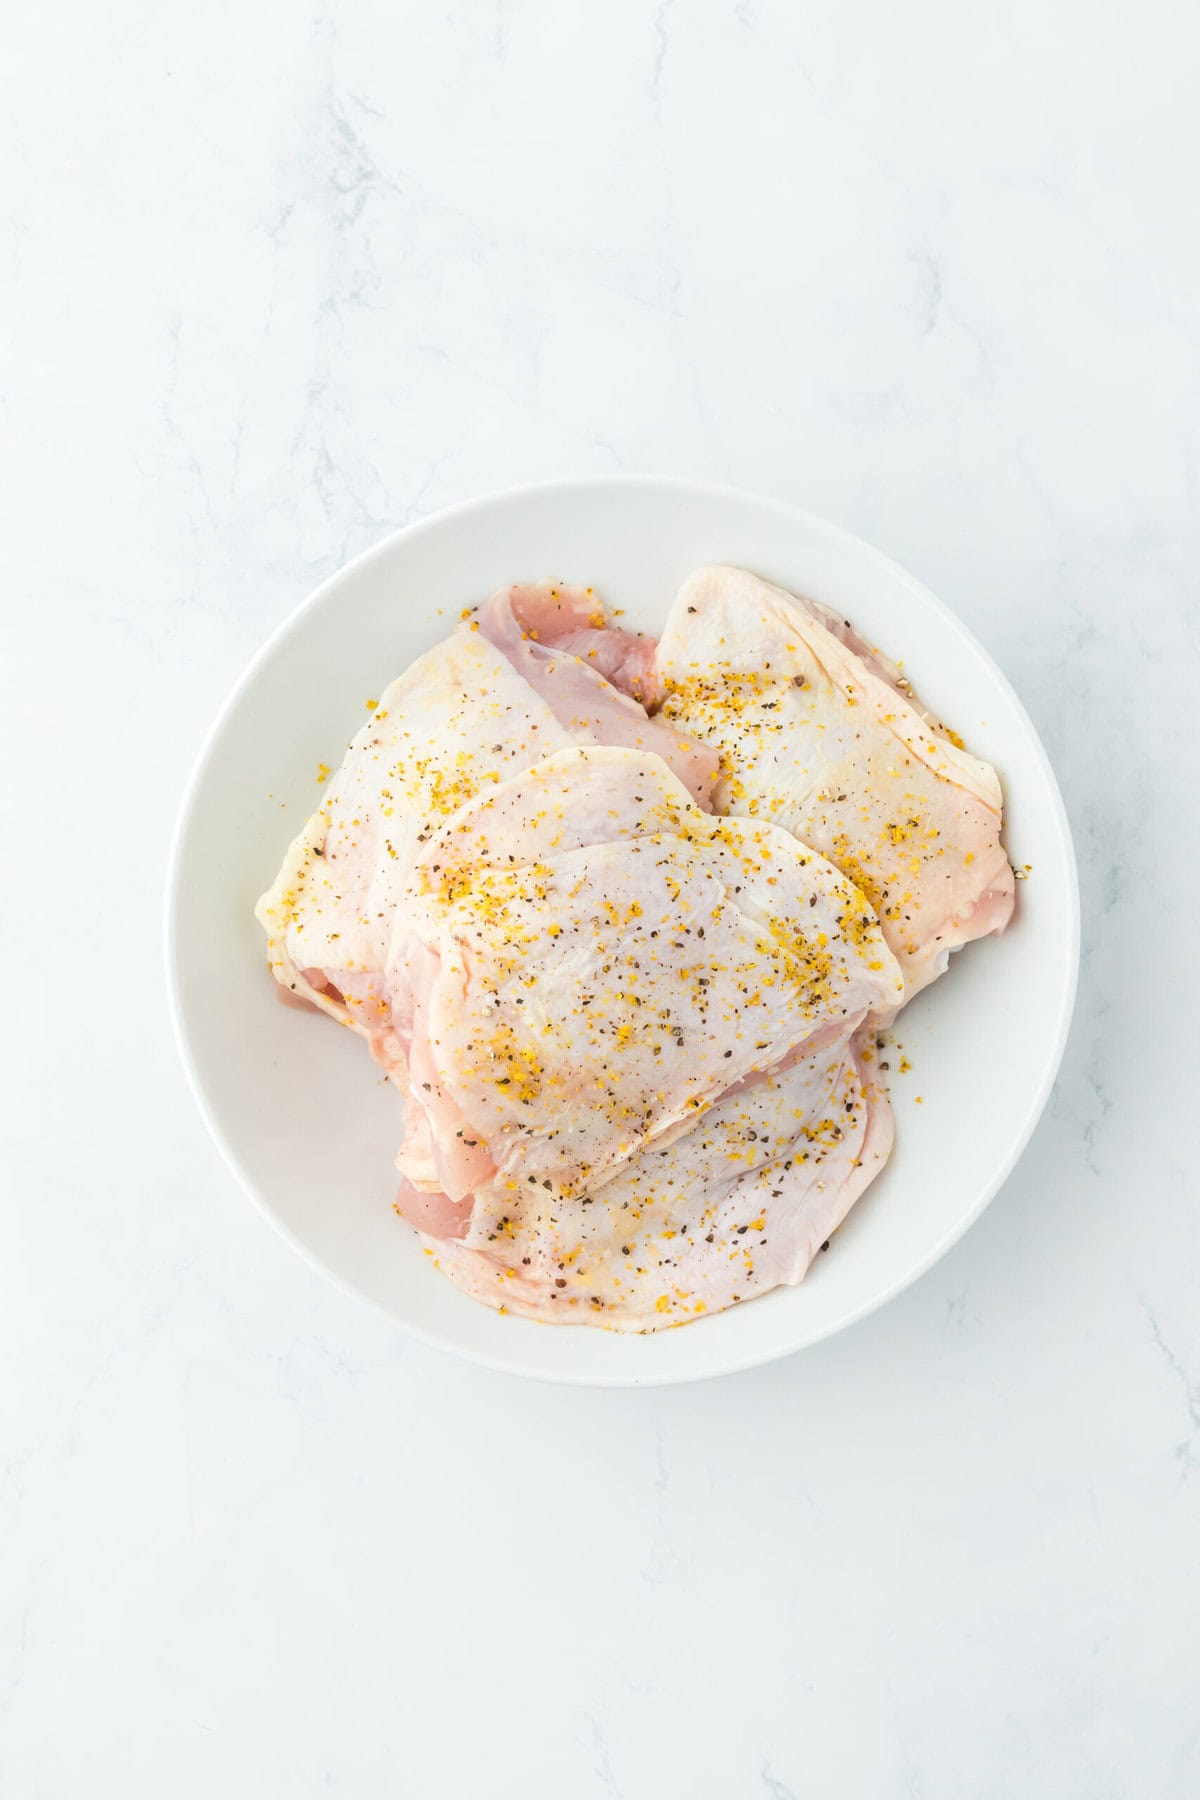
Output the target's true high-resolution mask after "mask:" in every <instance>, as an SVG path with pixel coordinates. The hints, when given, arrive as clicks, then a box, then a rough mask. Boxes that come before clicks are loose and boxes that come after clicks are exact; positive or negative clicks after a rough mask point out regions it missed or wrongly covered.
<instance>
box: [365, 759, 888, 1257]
mask: <svg viewBox="0 0 1200 1800" xmlns="http://www.w3.org/2000/svg"><path fill="white" fill-rule="evenodd" d="M387 982H388V986H389V992H390V996H391V1007H392V1018H393V1024H394V1029H395V1032H396V1034H397V1037H398V1039H399V1042H400V1045H401V1047H402V1049H403V1052H404V1054H405V1056H406V1057H407V1060H408V1065H409V1071H410V1081H411V1091H412V1095H413V1098H414V1100H415V1102H416V1103H417V1105H418V1106H419V1108H420V1110H421V1112H422V1113H423V1114H424V1115H425V1119H426V1121H427V1125H428V1130H427V1131H422V1130H420V1128H419V1127H418V1128H417V1129H410V1136H409V1141H408V1143H407V1144H406V1147H405V1151H404V1152H402V1156H401V1168H402V1170H403V1172H404V1174H405V1175H406V1177H407V1178H408V1182H409V1184H410V1185H411V1186H412V1187H413V1188H415V1189H417V1190H421V1191H426V1192H428V1191H430V1190H431V1189H432V1188H433V1185H434V1180H435V1179H436V1191H437V1192H440V1193H441V1194H442V1195H444V1196H446V1197H447V1199H448V1200H449V1201H450V1202H451V1203H452V1204H453V1205H455V1206H460V1205H461V1204H462V1203H464V1202H465V1201H466V1200H467V1198H468V1197H469V1196H474V1200H475V1209H474V1211H473V1212H472V1213H471V1215H470V1217H471V1230H472V1232H476V1233H477V1231H479V1230H483V1231H485V1232H486V1231H489V1230H493V1229H494V1230H497V1231H501V1232H503V1231H506V1230H507V1229H508V1226H507V1225H506V1224H505V1219H506V1218H510V1217H511V1214H510V1208H511V1206H512V1205H514V1204H515V1201H516V1198H517V1197H518V1196H521V1197H524V1194H525V1190H526V1189H527V1188H533V1187H535V1186H536V1187H537V1189H538V1190H539V1193H541V1194H544V1195H545V1196H546V1198H547V1200H553V1201H555V1202H560V1201H561V1202H567V1201H570V1202H573V1203H580V1204H586V1203H587V1198H588V1197H591V1196H597V1195H598V1194H599V1193H600V1192H601V1191H603V1184H604V1183H605V1182H607V1181H609V1180H611V1179H612V1178H613V1177H614V1176H615V1175H616V1174H617V1173H618V1172H619V1171H620V1170H621V1169H622V1168H624V1167H625V1166H626V1165H627V1164H628V1163H629V1162H630V1160H631V1159H632V1158H633V1157H634V1156H635V1155H636V1154H637V1153H638V1151H639V1150H640V1149H642V1148H643V1147H644V1146H652V1145H656V1146H658V1147H659V1148H666V1147H667V1146H668V1145H670V1144H671V1143H672V1141H673V1140H674V1139H676V1138H678V1137H680V1136H681V1135H682V1134H683V1133H684V1132H686V1131H688V1130H689V1129H690V1128H691V1127H692V1126H694V1125H695V1124H696V1122H697V1121H698V1120H701V1119H702V1118H703V1117H704V1115H705V1114H706V1113H707V1112H708V1110H709V1109H710V1108H711V1107H712V1106H713V1105H714V1104H715V1103H716V1102H717V1101H718V1100H719V1099H720V1098H721V1097H722V1095H724V1094H726V1093H727V1092H728V1090H729V1089H730V1088H732V1087H735V1086H736V1085H738V1084H739V1083H742V1082H744V1081H746V1080H747V1079H748V1078H750V1077H752V1076H755V1075H759V1074H762V1073H764V1072H765V1071H769V1070H771V1069H774V1068H778V1067H779V1066H781V1065H782V1064H783V1063H785V1062H786V1061H788V1060H789V1059H791V1058H794V1057H795V1055H796V1054H797V1053H798V1052H799V1051H800V1050H802V1049H803V1048H804V1047H805V1046H806V1045H814V1046H815V1045H816V1044H817V1043H820V1042H826V1041H828V1040H829V1039H830V1038H832V1037H834V1036H839V1037H841V1038H842V1039H843V1040H844V1039H845V1038H848V1037H849V1035H850V1033H851V1032H853V1031H854V1030H855V1029H856V1028H857V1027H858V1026H859V1025H860V1024H861V1023H862V1022H863V1021H864V1019H866V1018H867V1017H868V1016H871V1017H878V1016H882V1015H884V1014H889V1013H890V1012H891V1011H892V1010H894V1008H895V1006H896V1004H897V1002H898V999H899V995H900V991H901V985H902V984H901V978H900V974H899V970H898V968H897V966H896V963H895V960H894V958H893V957H892V955H891V953H890V952H889V951H888V949H887V947H886V945H885V944H884V942H883V939H882V936H881V934H880V930H879V925H878V921H877V920H876V918H875V916H874V914H873V913H872V912H871V910H870V908H869V907H868V906H867V904H866V902H865V900H864V899H863V897H862V895H861V893H860V892H859V890H858V889H857V888H856V887H855V886H854V885H853V884H852V883H850V882H849V881H847V880H845V879H844V878H843V877H842V876H841V875H839V874H838V872H837V870H836V869H835V868H834V867H833V866H832V865H831V864H830V863H828V862H827V861H825V859H824V858H823V857H820V856H818V855H816V854H815V853H814V852H813V851H811V850H809V849H807V848H806V847H805V846H803V845H801V844H799V843H797V841H796V840H795V838H793V837H792V836H791V835H790V834H789V833H788V832H786V831H783V830H781V829H780V828H778V827H777V826H775V825H772V824H770V823H766V822H760V821H757V820H742V819H714V818H713V817H712V816H711V815H709V814H707V813H705V812H703V811H701V809H700V808H699V807H697V806H696V805H695V804H694V802H693V801H692V800H691V799H690V797H689V795H688V793H687V791H686V789H685V788H684V787H683V785H682V784H681V783H680V782H679V781H678V780H677V779H676V778H675V777H674V776H673V775H672V774H671V772H670V770H668V768H667V767H666V765H665V763H663V762H662V760H661V759H660V758H659V757H657V756H653V755H645V754H642V753H639V752H636V751H631V750H621V749H604V748H601V749H591V750H588V749H582V748H580V749H571V750H564V751H560V752H559V753H558V754H556V755H555V756H552V757H550V758H549V759H548V760H547V761H545V762H543V763H540V764H538V765H536V766H535V767H534V768H532V769H529V770H526V771H525V772H524V773H523V774H521V775H519V776H516V777H515V778H514V779H512V780H510V781H508V782H506V783H504V784H503V785H501V786H499V787H496V788H492V789H491V790H490V791H486V792H484V793H482V794H481V795H480V796H479V798H478V799H477V800H475V801H474V802H472V803H470V804H469V805H467V806H464V807H463V808H462V809H461V810H460V811H459V812H458V813H457V814H456V815H455V816H454V818H453V819H451V820H450V821H448V822H447V824H446V825H445V826H443V828H442V829H441V831H440V832H438V833H437V835H436V836H435V837H433V838H432V839H431V840H430V841H429V842H428V843H427V844H426V845H424V846H423V847H422V852H421V855H420V857H419V858H418V860H417V863H416V866H415V870H414V877H413V884H412V894H411V901H410V904H409V906H408V908H407V910H406V912H405V913H404V914H398V916H397V920H396V926H395V934H394V938H393V948H392V955H391V958H390V960H389V964H388V969H387ZM402 1205H403V1201H402ZM456 1216H457V1217H459V1218H465V1217H466V1215H465V1213H462V1214H459V1215H456Z"/></svg>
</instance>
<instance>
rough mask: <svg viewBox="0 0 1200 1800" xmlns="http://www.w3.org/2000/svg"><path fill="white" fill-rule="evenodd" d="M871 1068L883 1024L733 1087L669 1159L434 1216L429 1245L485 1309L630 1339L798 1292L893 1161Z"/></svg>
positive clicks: (653, 1157)
mask: <svg viewBox="0 0 1200 1800" xmlns="http://www.w3.org/2000/svg"><path fill="white" fill-rule="evenodd" d="M874 1061H875V1048H874V1030H873V1028H872V1027H870V1026H863V1027H861V1028H860V1029H859V1031H858V1032H856V1033H855V1034H853V1035H850V1034H847V1033H845V1032H843V1031H842V1030H840V1029H839V1030H838V1031H837V1032H836V1033H835V1034H834V1035H833V1036H832V1037H830V1038H827V1039H825V1040H824V1041H822V1042H819V1043H818V1044H817V1045H816V1047H815V1048H813V1047H809V1046H806V1047H805V1050H804V1052H803V1053H802V1054H799V1055H797V1056H795V1057H794V1058H793V1059H792V1060H789V1061H786V1062H785V1063H784V1064H782V1065H781V1066H780V1067H779V1068H777V1069H775V1070H772V1071H771V1072H770V1073H765V1074H757V1075H751V1076H749V1077H748V1078H747V1079H746V1080H745V1081H742V1082H739V1083H738V1084H737V1085H736V1086H734V1087H732V1088H730V1089H729V1090H728V1092H727V1093H725V1094H723V1095H722V1096H721V1098H720V1099H719V1100H717V1101H715V1102H714V1103H713V1105H712V1106H711V1107H710V1108H709V1109H708V1110H707V1111H706V1112H705V1113H704V1115H703V1117H702V1118H701V1119H700V1120H699V1121H698V1122H697V1124H696V1125H695V1126H694V1127H693V1129H692V1130H690V1131H688V1132H687V1133H686V1134H685V1135H684V1136H682V1137H677V1138H673V1139H672V1140H671V1142H670V1143H669V1144H668V1145H667V1146H666V1147H665V1148H660V1147H658V1146H657V1145H644V1146H643V1147H642V1148H641V1149H639V1150H638V1151H637V1152H636V1154H635V1155H634V1156H633V1157H632V1158H631V1159H630V1160H629V1162H628V1163H627V1164H626V1165H625V1167H624V1168H623V1169H622V1170H621V1171H620V1173H619V1174H617V1175H616V1176H614V1177H613V1179H612V1180H611V1181H609V1182H607V1183H606V1184H605V1185H604V1186H603V1187H602V1188H600V1189H599V1191H598V1192H597V1193H596V1194H594V1195H592V1196H590V1197H588V1198H585V1199H584V1200H582V1202H579V1203H575V1204H571V1203H565V1202H563V1201H561V1200H560V1199H559V1198H558V1197H557V1196H555V1195H553V1194H551V1193H546V1192H544V1191H542V1189H541V1188H540V1187H539V1186H537V1185H529V1186H527V1187H525V1188H520V1187H518V1189H517V1191H516V1192H515V1193H514V1194H512V1195H511V1196H510V1197H509V1200H508V1202H507V1205H506V1206H505V1208H504V1210H503V1212H502V1213H500V1214H499V1216H497V1209H496V1208H494V1207H492V1208H488V1209H487V1210H486V1211H480V1212H478V1213H477V1214H476V1216H475V1217H474V1218H473V1219H470V1218H469V1215H467V1214H460V1215H459V1216H458V1217H457V1218H455V1217H454V1215H453V1212H452V1211H449V1210H448V1211H447V1212H444V1213H442V1214H441V1215H440V1217H439V1215H438V1214H437V1213H436V1212H435V1211H432V1210H431V1211H429V1212H427V1213H426V1214H425V1224H424V1229H425V1230H426V1231H428V1232H431V1233H432V1235H431V1236H430V1237H428V1238H427V1247H428V1248H429V1249H430V1250H431V1252H432V1254H433V1255H434V1256H435V1257H436V1259H437V1264H438V1267H439V1268H440V1269H441V1270H442V1271H443V1273H444V1274H446V1275H448V1276H449V1277H450V1279H451V1280H452V1281H454V1282H455V1283H456V1284H457V1285H458V1286H460V1287H462V1288H464V1289H465V1290H466V1292H467V1293H469V1294H471V1295H472V1297H473V1298H475V1299H477V1300H482V1301H483V1302H485V1304H488V1305H491V1306H496V1307H501V1308H503V1309H504V1310H505V1311H506V1312H512V1313H520V1314H522V1315H524V1316H525V1317H527V1318H534V1319H551V1320H557V1321H560V1322H563V1323H586V1322H588V1321H591V1322H592V1323H596V1324H603V1325H606V1326H608V1327H609V1328H610V1329H614V1330H620V1331H654V1330H657V1329H660V1328H662V1327H664V1326H669V1325H679V1324H682V1323H684V1322H685V1321H687V1320H689V1319H693V1318H696V1317H697V1316H698V1315H700V1314H702V1313H714V1312H719V1311H721V1310H722V1309H723V1308H725V1307H728V1306H733V1305H736V1304H737V1303H738V1302H739V1301H741V1300H748V1299H750V1298H752V1297H753V1296H754V1295H756V1294H763V1293H766V1292H767V1291H768V1290H769V1289H771V1288H773V1287H778V1286H780V1285H783V1284H788V1285H792V1284H794V1283H796V1282H798V1281H799V1280H800V1279H801V1278H802V1277H803V1275H804V1273H805V1271H806V1270H807V1268H808V1266H809V1264H810V1263H811V1261H812V1259H813V1257H814V1256H815V1255H816V1253H817V1251H818V1250H820V1249H821V1248H823V1247H825V1246H827V1244H828V1240H829V1238H830V1235H831V1234H832V1232H833V1231H835V1230H836V1228H837V1227H838V1225H840V1224H841V1222H842V1220H843V1219H844V1218H845V1216H846V1214H847V1213H848V1212H849V1210H850V1208H851V1206H853V1204H854V1202H855V1200H856V1199H857V1198H858V1197H859V1195H860V1194H861V1193H862V1191H863V1189H864V1188H866V1187H867V1185H868V1184H869V1183H870V1182H871V1181H873V1180H874V1178H875V1176H876V1175H877V1174H878V1173H879V1171H880V1169H881V1168H882V1167H883V1165H884V1163H885V1162H886V1160H887V1157H888V1153H889V1151H890V1150H891V1145H892V1115H891V1108H890V1106H889V1104H888V1099H887V1093H886V1091H885V1089H884V1087H883V1085H882V1083H881V1082H880V1081H879V1080H878V1079H877V1078H876V1077H875V1075H874V1070H873V1064H874ZM421 1198H422V1197H420V1196H414V1200H416V1202H417V1204H418V1206H419V1205H420V1201H421ZM414 1222H418V1223H419V1222H420V1220H419V1219H418V1220H416V1221H414ZM439 1226H440V1227H441V1229H439ZM437 1238H441V1239H442V1240H443V1241H441V1242H438V1241H435V1240H436V1239H437Z"/></svg>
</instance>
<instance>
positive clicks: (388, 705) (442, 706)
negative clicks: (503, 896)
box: [256, 631, 575, 1037]
mask: <svg viewBox="0 0 1200 1800" xmlns="http://www.w3.org/2000/svg"><path fill="white" fill-rule="evenodd" d="M574 741H575V740H574V738H573V737H572V736H571V734H570V732H568V731H567V730H565V729H564V727H563V726H562V725H560V724H559V722H558V720H557V719H556V718H555V716H554V712H553V709H552V708H551V707H550V706H549V705H548V704H547V703H546V701H545V700H543V699H542V698H541V696H540V695H539V694H538V693H537V692H536V691H535V690H534V689H533V688H531V687H530V685H529V683H528V682H527V681H525V680H524V678H523V677H522V676H521V675H519V674H518V673H517V671H516V670H515V669H514V668H513V667H512V665H511V663H510V662H509V661H508V659H507V658H506V657H504V656H502V655H501V653H500V652H499V651H498V650H496V649H495V648H494V647H493V645H491V644H490V643H488V642H487V640H486V639H485V638H484V637H482V635H481V634H480V633H478V632H471V631H462V632H456V633H455V634H454V636H453V637H450V638H448V639H447V640H446V642H445V643H442V644H439V645H438V646H437V648H436V649H434V650H431V651H429V653H428V654H427V655H426V656H422V657H420V658H418V660H417V661H416V662H415V663H413V665H412V667H411V668H409V669H408V670H406V671H405V673H404V674H403V675H401V676H400V677H399V679H398V680H396V681H393V682H392V683H391V684H390V686H389V687H387V688H386V689H385V690H384V693H383V695H382V698H381V700H380V703H379V706H378V707H377V708H376V709H375V711H374V712H373V714H372V716H371V718H370V719H369V720H368V722H367V723H366V724H365V725H364V726H363V728H362V730H361V731H360V732H359V733H358V734H357V736H356V737H355V738H354V740H353V742H352V743H351V745H350V747H349V749H348V750H347V752H346V756H345V760H344V761H343V763H342V765H341V767H340V768H339V769H338V770H337V772H336V773H335V774H334V775H333V776H332V777H331V778H330V780H329V782H328V785H327V787H326V791H325V796H324V799H323V800H322V803H321V806H320V808H319V809H318V811H317V812H315V813H314V814H313V816H312V818H311V819H310V820H309V821H308V824H307V825H306V826H305V827H304V830H303V831H302V832H301V833H300V835H299V837H298V838H296V839H295V841H294V842H293V843H292V844H291V846H290V847H289V849H288V852H287V855H286V856H285V857H284V861H283V866H282V868H281V869H280V871H279V874H278V875H277V876H276V878H275V881H274V883H273V885H272V886H271V888H270V889H269V890H268V892H267V893H265V894H264V895H263V897H262V899H261V900H260V901H259V903H258V907H257V909H256V910H257V913H258V918H259V920H260V922H261V923H262V925H263V927H264V928H265V930H266V933H267V942H268V955H269V959H270V964H271V969H272V971H273V973H274V975H275V977H276V979H277V980H278V981H280V982H281V983H283V984H284V986H285V987H286V988H287V989H288V990H289V991H292V992H295V993H298V994H300V995H301V996H303V997H304V998H305V999H308V1000H311V1001H312V1002H313V1003H314V1004H316V1005H317V1006H319V1007H320V1008H321V1009H322V1010H323V1011H325V1012H328V1013H330V1014H331V1015H332V1016H333V1017H334V1018H337V1019H340V1020H341V1021H342V1022H343V1023H344V1024H348V1025H352V1026H354V1027H355V1028H356V1029H357V1030H359V1031H361V1032H362V1033H363V1034H364V1035H365V1036H368V1037H372V1036H375V1035H377V1034H378V1033H379V1032H381V1031H383V1030H384V1029H385V1028H386V1026H387V1024H388V1017H389V1014H388V1005H387V996H386V993H385V991H384V988H383V984H382V981H381V977H382V974H383V970H384V967H385V964H386V962H387V957H388V950H389V948H390V945H391V941H392V927H393V920H394V916H395V909H396V896H397V892H398V891H399V890H401V889H402V888H403V886H404V883H405V882H406V880H407V879H408V876H409V874H410V873H411V870H412V865H413V861H414V859H415V857H416V854H417V852H418V851H419V849H420V847H421V844H422V842H423V840H424V839H425V838H427V837H428V836H430V835H431V834H432V833H433V832H434V831H435V830H436V829H437V827H438V826H439V825H440V824H441V823H442V822H443V821H444V820H445V819H446V818H448V817H449V816H450V815H451V814H452V813H453V812H454V811H456V809H457V808H458V807H459V806H461V805H462V804H463V802H464V801H466V800H469V799H472V798H473V797H474V795H475V794H476V793H477V792H478V791H479V788H480V785H481V784H482V783H496V782H498V781H501V780H503V779H505V778H507V777H508V776H509V775H511V774H515V773H517V772H518V771H519V770H521V769H525V768H528V767H529V765H530V764H531V763H534V762H537V761H538V760H539V758H541V757H543V756H548V755H551V754H552V753H553V752H554V751H555V750H560V749H562V748H564V747H565V746H566V745H568V744H571V743H573V742H574Z"/></svg>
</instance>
